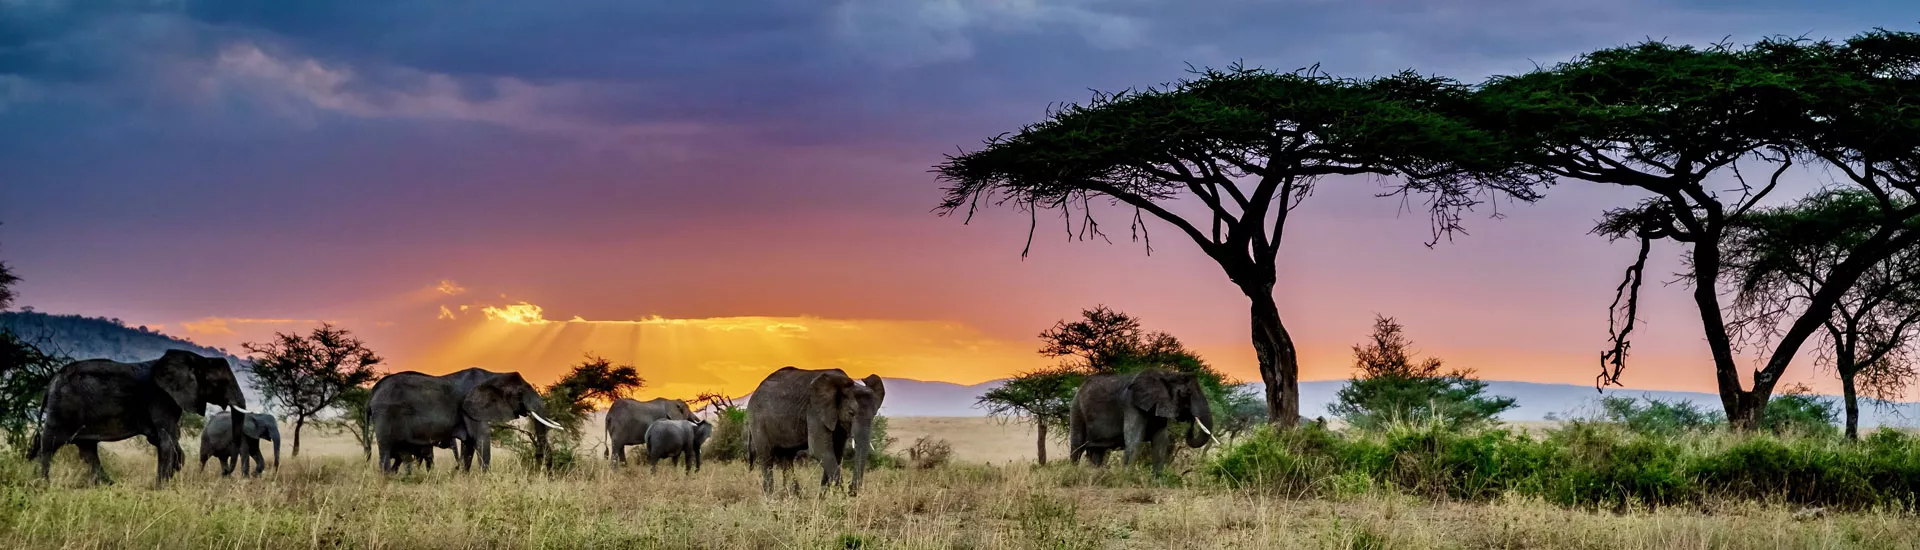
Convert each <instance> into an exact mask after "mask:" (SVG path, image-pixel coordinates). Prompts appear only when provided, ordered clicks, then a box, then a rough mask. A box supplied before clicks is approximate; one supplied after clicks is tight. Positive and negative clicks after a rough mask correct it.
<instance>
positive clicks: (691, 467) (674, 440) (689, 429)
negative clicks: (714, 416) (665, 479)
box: [646, 418, 713, 474]
mask: <svg viewBox="0 0 1920 550" xmlns="http://www.w3.org/2000/svg"><path fill="white" fill-rule="evenodd" d="M709 437H713V424H711V423H708V422H707V421H705V420H700V419H698V418H696V419H693V420H661V421H658V422H654V423H653V425H652V426H649V427H648V428H647V435H646V439H647V467H648V471H649V472H658V471H659V470H660V459H663V458H673V459H675V460H676V461H678V462H684V463H685V464H686V466H685V469H686V471H687V473H689V474H691V473H693V472H697V471H700V447H701V446H702V445H705V444H706V443H707V438H709Z"/></svg>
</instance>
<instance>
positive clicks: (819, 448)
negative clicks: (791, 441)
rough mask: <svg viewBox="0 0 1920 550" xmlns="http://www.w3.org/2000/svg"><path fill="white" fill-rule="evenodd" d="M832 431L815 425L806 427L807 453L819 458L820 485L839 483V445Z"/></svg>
mask: <svg viewBox="0 0 1920 550" xmlns="http://www.w3.org/2000/svg"><path fill="white" fill-rule="evenodd" d="M836 443H838V442H836V441H834V437H833V433H832V432H829V431H827V430H824V429H820V428H819V427H817V426H808V428H807V454H809V455H812V456H813V457H814V458H817V459H819V460H820V486H822V487H825V486H827V485H829V484H832V485H839V482H840V453H839V452H838V451H839V450H840V445H837V444H836Z"/></svg>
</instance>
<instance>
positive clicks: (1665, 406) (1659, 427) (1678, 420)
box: [1598, 397, 1727, 435]
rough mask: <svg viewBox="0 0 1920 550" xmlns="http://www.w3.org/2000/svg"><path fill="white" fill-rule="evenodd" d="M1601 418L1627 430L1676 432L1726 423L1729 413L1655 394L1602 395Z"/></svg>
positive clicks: (1653, 432)
mask: <svg viewBox="0 0 1920 550" xmlns="http://www.w3.org/2000/svg"><path fill="white" fill-rule="evenodd" d="M1598 420H1600V421H1602V422H1610V423H1614V424H1619V425H1621V426H1623V427H1625V428H1626V429H1627V430H1628V431H1632V432H1634V433H1639V434H1650V435H1677V434H1680V433H1683V432H1693V431H1701V430H1706V429H1709V428H1712V427H1713V426H1716V425H1720V424H1725V423H1726V422H1727V417H1726V415H1725V414H1722V413H1720V412H1718V411H1711V410H1707V409H1704V408H1702V407H1700V406H1699V405H1695V404H1693V402H1691V401H1681V400H1673V401H1666V400H1662V399H1655V398H1652V397H1641V398H1633V397H1603V398H1601V399H1600V416H1599V418H1598Z"/></svg>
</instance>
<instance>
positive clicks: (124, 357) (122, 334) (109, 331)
mask: <svg viewBox="0 0 1920 550" xmlns="http://www.w3.org/2000/svg"><path fill="white" fill-rule="evenodd" d="M0 330H5V331H9V332H12V333H13V334H14V335H15V336H17V337H19V338H20V339H21V340H22V341H25V342H26V343H28V344H31V345H33V346H35V347H38V348H41V351H44V352H47V353H49V354H53V355H56V356H64V357H67V358H70V359H74V360H82V359H111V360H114V361H121V362H126V363H136V362H140V361H150V360H153V359H159V358H160V356H162V355H166V353H167V350H174V349H178V350H186V351H191V352H194V353H198V354H200V355H205V356H208V357H226V358H227V361H228V363H229V364H231V365H233V367H234V372H233V373H234V375H235V376H238V377H239V378H240V382H241V388H242V391H243V392H244V393H245V394H246V395H247V400H248V402H254V400H256V399H258V398H259V391H258V390H255V389H254V387H253V380H252V378H251V377H249V376H248V374H247V373H246V372H245V371H244V370H241V369H240V368H239V366H240V358H239V357H235V356H234V355H233V354H230V353H227V352H226V350H222V349H218V348H212V347H207V346H203V345H200V344H197V343H194V342H193V341H192V340H188V339H185V338H180V337H176V336H169V335H167V334H163V333H161V332H159V331H155V330H151V329H148V328H147V327H145V326H140V327H129V326H127V325H126V324H124V323H121V322H120V320H119V319H109V318H103V317H85V316H80V315H54V314H48V313H41V312H37V311H9V312H4V313H0Z"/></svg>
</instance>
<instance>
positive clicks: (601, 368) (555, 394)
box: [544, 353, 647, 432]
mask: <svg viewBox="0 0 1920 550" xmlns="http://www.w3.org/2000/svg"><path fill="white" fill-rule="evenodd" d="M646 385H647V381H646V379H644V378H641V377H640V370H639V369H637V368H634V366H633V365H614V364H613V361H611V360H608V359H607V358H605V357H600V356H597V355H594V354H592V353H588V354H587V357H586V360H584V361H581V362H580V364H578V365H574V366H573V369H572V370H569V371H567V374H566V376H562V377H560V380H558V381H555V382H554V383H553V384H551V385H548V386H547V388H546V391H545V392H544V393H545V394H546V396H545V397H546V406H547V412H549V413H551V414H552V415H553V417H552V420H553V421H554V422H557V423H559V424H560V425H562V426H566V427H567V429H568V430H571V431H575V432H578V431H579V430H580V425H581V423H582V422H585V421H586V418H587V415H589V414H591V413H592V412H593V411H594V410H595V408H596V407H595V403H607V404H612V403H613V401H614V400H616V399H619V398H622V397H626V395H627V394H628V393H632V392H633V391H634V390H638V389H640V388H643V387H646Z"/></svg>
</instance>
